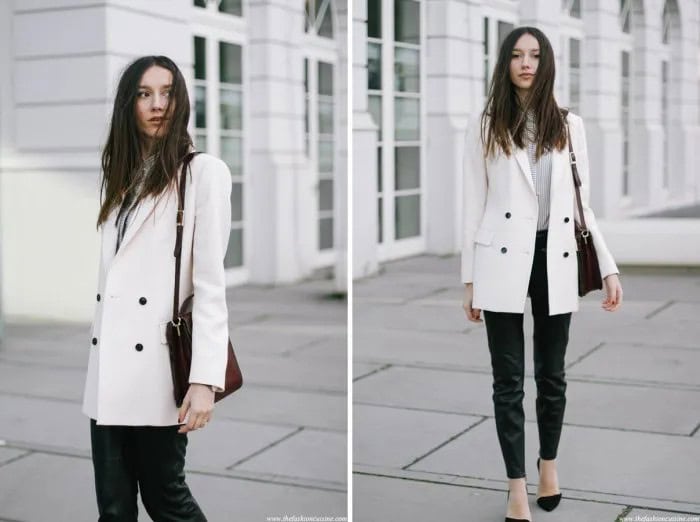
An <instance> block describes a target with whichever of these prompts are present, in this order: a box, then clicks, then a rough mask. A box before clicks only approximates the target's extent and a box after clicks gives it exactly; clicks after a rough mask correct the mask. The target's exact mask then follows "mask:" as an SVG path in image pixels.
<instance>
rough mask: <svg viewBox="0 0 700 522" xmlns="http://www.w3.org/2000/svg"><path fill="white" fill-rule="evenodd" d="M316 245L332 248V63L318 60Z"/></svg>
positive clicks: (321, 247)
mask: <svg viewBox="0 0 700 522" xmlns="http://www.w3.org/2000/svg"><path fill="white" fill-rule="evenodd" d="M316 65H317V72H316V74H317V78H318V82H317V84H316V85H317V87H316V93H317V103H318V141H317V150H318V158H317V165H318V248H319V250H327V249H331V248H333V157H334V132H333V120H334V118H333V110H334V107H335V101H334V99H333V98H334V97H333V73H334V71H333V64H332V63H326V62H323V61H318V62H317V63H316Z"/></svg>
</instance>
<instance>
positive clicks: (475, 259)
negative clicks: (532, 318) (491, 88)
mask: <svg viewBox="0 0 700 522" xmlns="http://www.w3.org/2000/svg"><path fill="white" fill-rule="evenodd" d="M567 119H568V122H569V129H570V133H571V142H572V145H573V149H574V153H575V154H576V158H577V168H578V173H579V177H580V178H581V183H582V186H581V200H582V204H583V205H582V206H583V212H584V216H585V219H586V225H587V226H588V228H589V230H590V232H591V235H592V237H593V242H594V245H595V248H596V252H597V254H598V262H599V265H600V271H601V275H602V276H603V277H606V276H607V275H609V274H613V273H617V272H618V269H617V266H616V265H615V261H614V259H613V257H612V255H611V254H610V251H609V250H608V247H607V245H606V244H605V240H604V239H603V236H602V235H601V233H600V230H599V228H598V225H597V223H596V219H595V215H594V214H593V211H592V210H591V208H590V206H589V193H590V183H589V168H588V152H587V149H586V133H585V130H584V128H583V121H582V120H581V118H580V117H579V116H577V115H575V114H571V113H569V114H568V117H567ZM551 154H552V173H551V187H550V209H549V227H548V229H549V232H548V234H547V251H546V254H547V278H548V287H549V288H548V295H549V313H550V315H556V314H562V313H567V312H573V311H576V310H578V263H577V256H576V240H575V237H574V219H576V220H577V221H578V220H579V216H578V209H577V208H576V194H575V192H574V183H573V177H572V172H571V165H570V162H569V152H568V146H567V147H565V148H564V149H563V150H561V151H558V150H554V151H553V152H552V153H551ZM463 160H464V161H463V190H464V195H463V196H464V197H463V231H464V236H463V244H462V267H461V272H462V282H464V283H473V300H472V306H473V307H474V308H478V309H482V310H490V311H494V312H512V313H523V312H524V309H525V302H526V299H527V289H528V284H529V281H530V272H531V269H532V262H533V258H534V246H535V234H536V232H537V214H538V202H537V194H536V192H535V187H534V184H533V181H532V176H531V174H530V166H529V162H528V157H527V152H526V150H525V149H519V148H517V147H515V145H513V153H511V155H510V157H508V156H506V155H505V154H503V153H502V152H500V153H499V154H498V155H496V156H495V157H489V158H488V159H485V158H484V149H483V146H482V140H481V121H480V115H479V116H477V117H475V118H473V119H472V121H470V124H469V126H468V128H467V132H466V141H465V150H464V157H463Z"/></svg>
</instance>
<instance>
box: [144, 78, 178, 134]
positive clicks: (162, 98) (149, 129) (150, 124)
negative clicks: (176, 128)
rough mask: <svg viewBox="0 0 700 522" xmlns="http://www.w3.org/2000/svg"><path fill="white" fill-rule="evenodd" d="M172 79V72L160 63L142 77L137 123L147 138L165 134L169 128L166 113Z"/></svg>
mask: <svg viewBox="0 0 700 522" xmlns="http://www.w3.org/2000/svg"><path fill="white" fill-rule="evenodd" d="M172 81H173V75H172V73H171V72H170V71H169V70H168V69H165V68H163V67H160V66H158V65H154V66H152V67H149V68H148V69H146V72H144V73H143V76H142V77H141V81H140V82H139V87H138V93H137V95H136V104H135V110H136V125H137V126H138V129H139V131H140V132H141V134H142V136H144V137H145V138H146V139H151V138H154V137H156V136H158V137H160V136H163V135H164V134H165V133H166V132H167V130H168V121H167V120H166V119H165V118H164V115H165V112H166V108H167V107H168V102H169V100H170V88H171V85H172Z"/></svg>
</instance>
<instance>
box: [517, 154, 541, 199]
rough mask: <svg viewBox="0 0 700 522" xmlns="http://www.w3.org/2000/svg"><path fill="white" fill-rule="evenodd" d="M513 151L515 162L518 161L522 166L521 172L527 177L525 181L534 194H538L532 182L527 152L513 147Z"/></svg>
mask: <svg viewBox="0 0 700 522" xmlns="http://www.w3.org/2000/svg"><path fill="white" fill-rule="evenodd" d="M513 150H514V151H515V152H514V154H513V155H514V156H515V160H516V161H517V163H518V165H519V166H520V171H521V172H522V174H523V176H525V181H527V184H528V186H529V187H530V189H531V190H532V193H533V194H537V193H536V192H535V184H534V183H533V182H532V174H531V173H530V161H529V160H528V159H527V152H526V151H525V149H520V148H518V147H516V146H515V145H513Z"/></svg>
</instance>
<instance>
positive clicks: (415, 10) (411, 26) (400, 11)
mask: <svg viewBox="0 0 700 522" xmlns="http://www.w3.org/2000/svg"><path fill="white" fill-rule="evenodd" d="M419 8H420V4H419V3H418V2H416V1H415V0H394V40H396V41H397V42H406V43H413V44H419V43H420V10H419Z"/></svg>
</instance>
